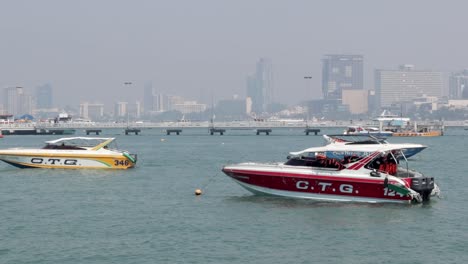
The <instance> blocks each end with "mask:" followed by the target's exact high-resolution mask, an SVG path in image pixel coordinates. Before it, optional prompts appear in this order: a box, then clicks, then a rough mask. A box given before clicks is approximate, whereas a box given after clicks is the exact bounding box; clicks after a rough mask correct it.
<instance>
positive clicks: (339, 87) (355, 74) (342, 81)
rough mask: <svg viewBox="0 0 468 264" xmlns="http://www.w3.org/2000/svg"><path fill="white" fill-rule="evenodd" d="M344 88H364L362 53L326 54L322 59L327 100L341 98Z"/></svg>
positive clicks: (323, 90) (324, 91)
mask: <svg viewBox="0 0 468 264" xmlns="http://www.w3.org/2000/svg"><path fill="white" fill-rule="evenodd" d="M343 89H352V90H362V89H364V57H363V56H362V55H342V54H332V55H325V57H324V58H323V59H322V92H323V98H324V99H327V100H341V99H342V91H343Z"/></svg>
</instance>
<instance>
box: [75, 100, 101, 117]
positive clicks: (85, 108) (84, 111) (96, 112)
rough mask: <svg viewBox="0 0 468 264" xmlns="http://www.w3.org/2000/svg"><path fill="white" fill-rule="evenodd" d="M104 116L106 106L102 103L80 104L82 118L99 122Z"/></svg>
mask: <svg viewBox="0 0 468 264" xmlns="http://www.w3.org/2000/svg"><path fill="white" fill-rule="evenodd" d="M103 116H104V105H103V104H100V103H88V102H84V103H81V104H80V117H82V118H84V119H91V120H99V119H101V118H102V117H103Z"/></svg>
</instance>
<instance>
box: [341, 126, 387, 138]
mask: <svg viewBox="0 0 468 264" xmlns="http://www.w3.org/2000/svg"><path fill="white" fill-rule="evenodd" d="M343 134H344V135H372V136H374V137H379V138H382V137H383V138H386V137H391V136H392V135H393V132H392V131H381V130H379V129H378V128H376V127H363V126H348V128H347V129H346V130H345V131H344V132H343Z"/></svg>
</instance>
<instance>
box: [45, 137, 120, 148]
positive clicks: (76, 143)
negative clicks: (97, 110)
mask: <svg viewBox="0 0 468 264" xmlns="http://www.w3.org/2000/svg"><path fill="white" fill-rule="evenodd" d="M113 141H114V139H113V138H86V137H75V138H61V139H57V140H52V141H46V145H45V147H43V149H75V150H86V149H89V148H95V149H99V148H108V147H109V145H110V144H111V143H112V142H113Z"/></svg>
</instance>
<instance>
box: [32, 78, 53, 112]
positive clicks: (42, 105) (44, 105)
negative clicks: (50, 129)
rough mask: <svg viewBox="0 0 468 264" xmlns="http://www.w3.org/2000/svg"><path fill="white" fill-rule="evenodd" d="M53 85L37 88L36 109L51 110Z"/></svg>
mask: <svg viewBox="0 0 468 264" xmlns="http://www.w3.org/2000/svg"><path fill="white" fill-rule="evenodd" d="M52 100H53V99H52V85H50V84H49V83H47V84H44V85H41V86H38V87H36V108H38V109H50V108H52V106H53V101H52Z"/></svg>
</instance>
